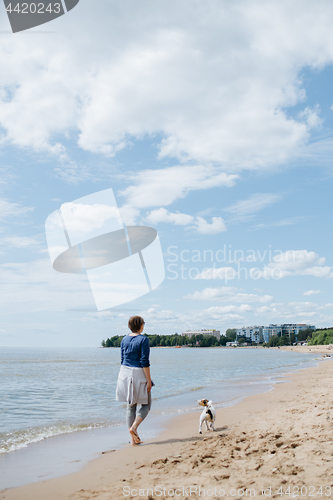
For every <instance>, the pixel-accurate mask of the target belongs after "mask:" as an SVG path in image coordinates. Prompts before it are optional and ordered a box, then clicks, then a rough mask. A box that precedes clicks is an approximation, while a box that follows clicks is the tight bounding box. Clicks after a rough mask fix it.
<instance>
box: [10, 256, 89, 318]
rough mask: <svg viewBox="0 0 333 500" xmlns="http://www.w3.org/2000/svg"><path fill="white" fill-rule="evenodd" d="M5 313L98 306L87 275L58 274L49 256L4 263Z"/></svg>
mask: <svg viewBox="0 0 333 500" xmlns="http://www.w3.org/2000/svg"><path fill="white" fill-rule="evenodd" d="M0 301H1V304H2V310H3V313H6V314H15V313H17V312H19V313H26V312H29V313H30V312H38V311H66V310H68V309H71V308H81V307H86V308H90V309H93V310H94V309H95V308H96V306H95V303H94V299H93V296H92V293H91V289H90V286H89V282H88V280H87V277H86V275H79V274H67V273H58V272H56V271H54V269H53V268H52V266H51V263H50V260H49V259H43V260H36V261H33V262H27V263H22V264H21V263H8V264H2V265H1V266H0Z"/></svg>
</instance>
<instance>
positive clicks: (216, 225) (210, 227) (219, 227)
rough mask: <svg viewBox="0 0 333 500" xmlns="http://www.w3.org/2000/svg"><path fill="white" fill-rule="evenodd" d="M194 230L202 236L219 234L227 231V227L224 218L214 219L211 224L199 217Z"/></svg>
mask: <svg viewBox="0 0 333 500" xmlns="http://www.w3.org/2000/svg"><path fill="white" fill-rule="evenodd" d="M189 229H191V228H189ZM192 229H195V230H196V231H197V232H198V233H200V234H218V233H222V232H223V231H226V230H227V226H226V225H225V222H224V220H223V219H222V217H212V222H211V223H209V222H207V221H206V219H204V218H203V217H197V218H196V219H195V221H194V226H192Z"/></svg>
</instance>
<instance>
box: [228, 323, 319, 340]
mask: <svg viewBox="0 0 333 500" xmlns="http://www.w3.org/2000/svg"><path fill="white" fill-rule="evenodd" d="M307 328H311V329H312V330H315V329H316V327H315V326H314V325H307V324H305V323H286V324H281V325H275V324H272V323H271V324H270V325H269V326H243V327H242V328H238V329H237V332H236V339H240V338H242V337H243V338H250V339H251V340H252V342H256V343H257V344H261V343H263V342H269V339H270V338H271V337H272V336H273V335H277V336H278V337H282V336H283V335H288V336H289V337H290V335H291V334H294V335H296V338H297V335H298V334H299V332H300V331H302V330H306V329H307Z"/></svg>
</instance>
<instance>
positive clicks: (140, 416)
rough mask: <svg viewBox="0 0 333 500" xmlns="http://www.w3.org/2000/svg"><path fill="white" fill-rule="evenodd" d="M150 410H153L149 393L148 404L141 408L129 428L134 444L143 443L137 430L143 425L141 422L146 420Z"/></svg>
mask: <svg viewBox="0 0 333 500" xmlns="http://www.w3.org/2000/svg"><path fill="white" fill-rule="evenodd" d="M150 408H151V393H150V392H149V393H148V404H146V405H141V408H140V410H139V411H138V413H137V415H136V417H135V420H134V422H133V423H132V425H131V426H130V427H129V431H130V434H131V438H132V444H140V443H142V441H141V439H140V438H139V436H138V431H137V429H138V427H139V425H140V424H141V422H143V421H144V419H145V418H146V416H147V415H148V413H149V411H150ZM133 441H134V443H133Z"/></svg>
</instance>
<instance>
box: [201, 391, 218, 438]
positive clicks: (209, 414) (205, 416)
mask: <svg viewBox="0 0 333 500" xmlns="http://www.w3.org/2000/svg"><path fill="white" fill-rule="evenodd" d="M197 403H198V404H199V405H200V406H203V407H204V409H203V412H202V413H201V415H200V424H199V434H202V424H203V422H205V425H206V430H207V431H208V430H209V427H208V423H209V425H210V428H211V429H212V430H213V431H215V428H214V422H215V418H216V412H215V408H214V406H213V402H212V401H208V399H198V400H197Z"/></svg>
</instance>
